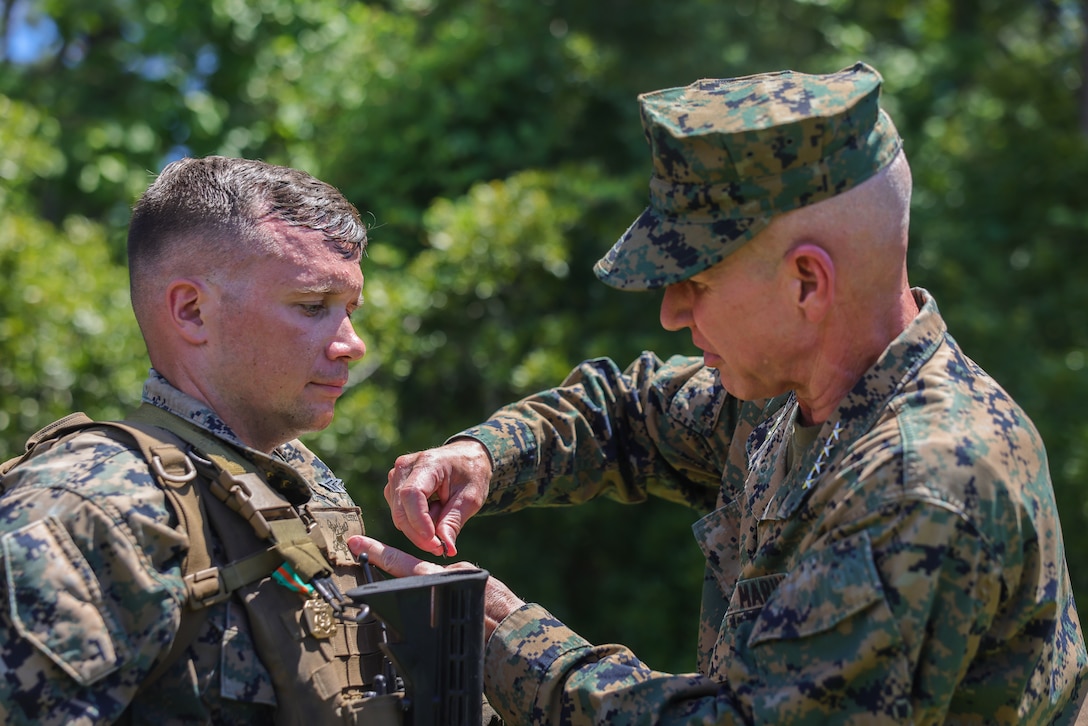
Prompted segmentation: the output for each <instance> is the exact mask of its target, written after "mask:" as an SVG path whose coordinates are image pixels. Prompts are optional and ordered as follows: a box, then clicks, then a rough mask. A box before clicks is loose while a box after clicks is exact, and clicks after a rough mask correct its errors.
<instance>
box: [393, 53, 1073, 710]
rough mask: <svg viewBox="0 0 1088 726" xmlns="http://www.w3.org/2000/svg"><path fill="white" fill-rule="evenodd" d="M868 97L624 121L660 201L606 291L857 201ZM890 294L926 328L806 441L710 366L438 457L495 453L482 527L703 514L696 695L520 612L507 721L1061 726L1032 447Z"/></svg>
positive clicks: (1065, 627)
mask: <svg viewBox="0 0 1088 726" xmlns="http://www.w3.org/2000/svg"><path fill="white" fill-rule="evenodd" d="M879 88H880V77H879V75H878V74H877V73H876V72H875V71H874V70H873V69H871V68H869V67H868V66H866V65H864V64H858V65H856V66H854V67H853V68H848V69H845V70H843V71H841V72H839V73H836V74H829V75H824V76H807V75H804V74H798V73H792V72H783V73H775V74H762V75H759V76H752V77H747V78H741V79H731V80H709V81H701V82H698V83H696V84H693V85H692V86H689V87H686V88H677V89H668V90H665V91H660V92H656V93H651V94H646V95H644V96H642V97H640V102H641V108H642V119H643V124H644V127H645V130H646V134H647V138H648V140H649V142H650V145H651V147H652V150H653V158H654V177H653V179H652V181H651V185H650V197H651V203H650V207H649V208H648V209H647V210H646V212H645V213H644V214H643V215H642V216H641V217H640V218H639V219H638V220H637V221H636V222H635V223H634V224H633V225H632V226H631V228H630V229H629V230H628V231H627V233H626V234H625V235H624V236H623V237H622V238H621V239H620V241H619V242H618V243H617V244H616V245H615V246H614V247H613V249H612V250H611V251H610V252H609V254H608V255H607V256H606V257H605V258H604V259H603V260H601V262H599V263H598V266H597V268H596V272H597V274H598V276H599V277H601V278H602V279H603V280H604V281H605V282H607V283H609V284H611V285H613V286H616V287H619V288H625V289H644V288H652V287H661V286H667V285H673V284H674V283H678V282H681V281H684V280H686V279H687V278H689V277H691V276H692V275H695V274H697V273H699V272H700V271H703V270H706V269H707V268H709V267H711V266H713V265H715V264H716V263H718V262H720V261H722V260H724V259H725V258H726V257H727V256H728V255H730V254H732V253H733V252H734V251H735V250H737V249H739V248H740V247H741V246H742V245H744V244H745V243H746V242H747V241H748V240H750V239H751V238H753V237H755V236H756V235H758V234H759V233H760V232H761V231H762V230H764V229H766V228H767V227H768V225H769V224H770V222H771V221H772V219H774V218H775V217H776V215H779V214H781V213H784V212H788V211H790V210H793V209H799V208H801V207H805V206H807V205H810V204H813V203H816V202H820V201H822V200H825V199H829V198H831V197H832V196H835V195H837V194H840V193H843V192H846V191H849V190H851V189H853V188H855V187H857V186H858V185H860V184H861V183H863V182H864V181H866V180H867V179H869V178H871V177H873V176H874V175H875V174H877V173H878V172H880V171H881V170H882V169H884V168H886V167H887V165H888V164H889V163H890V162H891V161H892V160H893V159H894V158H895V157H896V156H898V155H899V154H900V139H899V136H898V134H897V133H896V131H895V129H894V127H893V126H892V123H891V121H890V119H888V117H887V116H886V115H885V114H884V112H883V111H880V110H879V107H878V101H877V99H878V92H879ZM753 244H758V243H753ZM840 274H842V273H840ZM847 274H848V273H847ZM906 295H908V296H911V295H912V296H913V303H916V305H917V309H918V311H919V312H918V314H917V315H916V316H915V317H914V318H913V320H911V321H910V322H909V323H906V324H905V327H904V329H902V330H901V332H899V333H898V334H897V335H896V336H894V339H892V340H891V342H890V344H888V345H887V346H886V348H885V349H884V350H883V353H882V354H880V355H879V356H878V357H876V356H874V358H875V362H873V363H872V364H871V365H870V366H869V367H868V370H865V371H864V373H863V374H862V375H861V376H860V378H859V379H857V381H856V383H854V384H853V387H852V389H850V390H848V392H847V393H846V395H845V396H844V397H842V398H841V400H839V401H838V403H837V405H833V406H831V407H829V408H828V411H829V413H828V415H826V417H821V419H818V421H817V423H816V424H815V425H805V421H804V419H803V417H802V415H801V414H802V411H801V406H800V404H799V401H798V398H797V396H796V394H795V393H793V392H789V393H783V394H781V395H776V396H774V397H772V398H763V399H761V400H748V401H742V400H740V399H739V398H737V397H736V396H734V395H731V394H730V392H729V391H727V390H725V389H724V388H723V385H722V382H721V379H720V374H719V371H718V370H715V369H714V368H711V367H708V366H707V365H705V364H704V361H703V360H701V359H698V358H687V357H674V358H671V359H669V360H667V361H665V362H661V360H659V358H657V357H656V356H655V355H653V354H650V353H646V354H644V355H643V356H642V357H640V358H639V359H638V360H637V361H635V362H634V363H632V364H631V365H630V366H629V367H628V368H627V369H626V370H623V371H621V370H620V369H619V367H618V366H616V365H615V364H614V363H613V362H612V361H611V360H608V359H599V360H592V361H588V362H586V363H583V364H582V365H580V366H579V367H578V368H577V369H576V370H575V371H574V372H573V373H572V374H571V375H570V377H569V378H568V379H567V380H566V381H565V382H564V383H563V385H562V386H561V387H559V388H556V389H553V390H550V391H545V392H542V393H539V394H536V395H534V396H531V397H529V398H527V399H525V400H523V401H521V402H519V403H516V404H512V405H510V406H507V407H504V408H502V409H500V410H499V411H498V412H497V413H496V414H494V416H493V417H492V418H491V419H490V420H489V421H487V422H485V423H483V424H481V425H479V426H476V427H473V428H471V429H468V430H467V431H465V432H462V433H461V434H459V435H458V436H457V437H454V440H455V441H456V440H457V439H460V438H463V437H470V438H474V439H475V440H477V441H479V442H481V443H483V444H484V445H485V446H486V448H487V450H488V453H489V454H490V457H491V460H492V464H493V469H492V476H491V481H490V495H489V496H488V499H487V501H486V503H485V504H484V508H483V509H482V510H481V511H484V512H509V511H514V510H516V509H519V508H522V507H526V506H533V505H548V504H570V503H577V502H581V501H585V500H586V499H589V498H591V497H595V496H600V495H605V496H609V497H612V498H614V499H617V500H619V501H624V502H637V501H641V500H644V499H645V498H646V497H647V496H648V495H654V496H659V497H663V498H666V499H670V500H674V501H678V502H682V503H685V504H688V505H690V506H692V507H694V508H695V509H697V510H699V511H701V512H702V513H703V514H704V515H705V516H703V517H702V518H701V519H699V520H698V521H697V522H696V523H695V524H694V525H693V531H694V534H695V538H696V540H697V541H698V543H699V546H700V548H701V549H702V551H703V554H704V555H705V556H706V574H705V578H704V589H703V599H702V613H701V622H700V627H699V638H698V644H699V652H698V672H697V673H692V674H681V675H674V674H667V673H661V672H658V671H655V670H653V669H652V668H650V667H649V666H648V665H646V664H644V663H642V662H641V661H640V660H639V659H638V658H637V657H636V656H635V654H633V653H632V652H631V651H630V650H628V649H627V648H625V647H623V646H620V645H604V646H597V645H593V644H591V643H589V642H587V641H586V640H585V639H583V638H582V637H580V636H579V635H578V634H577V633H575V632H574V631H572V630H571V629H570V628H568V627H567V626H566V625H564V624H563V623H562V622H560V621H559V620H557V619H556V618H555V617H553V616H552V615H551V614H550V613H549V612H548V611H547V610H545V609H544V608H543V607H541V606H540V605H536V604H523V605H522V606H521V607H519V608H518V609H516V610H515V611H514V612H513V613H512V614H509V615H508V616H507V617H505V619H504V620H502V621H501V623H500V624H499V625H498V626H497V628H496V629H495V630H494V633H493V635H492V636H491V638H490V640H489V641H488V644H487V648H486V655H485V657H486V667H485V677H486V691H487V694H488V698H489V699H490V701H491V703H492V704H493V705H494V706H495V707H496V709H497V710H498V711H499V712H501V713H502V714H503V716H504V717H505V718H506V720H507V722H508V723H524V724H541V723H547V724H566V723H574V724H585V723H598V724H634V723H660V724H680V723H685V724H686V723H706V724H710V723H714V724H732V723H738V724H739V723H775V724H825V723H915V724H931V723H942V722H950V723H980V724H981V723H985V724H1043V723H1052V722H1056V723H1072V722H1073V719H1074V718H1075V711H1076V708H1077V705H1076V704H1077V703H1078V702H1079V701H1080V700H1081V699H1083V698H1084V692H1085V689H1086V687H1088V686H1086V683H1085V679H1086V674H1088V655H1086V652H1085V643H1084V637H1083V633H1082V630H1081V626H1080V623H1079V620H1078V615H1077V611H1076V607H1075V604H1074V600H1073V594H1072V592H1071V589H1070V582H1069V573H1068V570H1067V565H1066V558H1065V552H1064V549H1063V543H1062V534H1061V528H1060V524H1059V519H1058V512H1057V509H1056V506H1055V502H1054V494H1053V489H1052V485H1051V481H1050V476H1049V472H1048V467H1047V460H1046V453H1045V451H1044V447H1043V443H1042V441H1041V439H1040V437H1039V434H1038V432H1037V431H1036V429H1035V427H1034V426H1033V425H1032V423H1031V421H1030V420H1029V419H1028V417H1027V416H1026V415H1025V413H1024V412H1023V411H1022V410H1021V409H1020V407H1019V406H1017V404H1016V403H1015V402H1014V401H1013V400H1012V399H1011V398H1010V397H1009V395H1008V394H1007V393H1006V392H1005V391H1004V390H1003V389H1002V388H1001V387H1000V386H999V385H998V384H997V383H996V382H995V381H994V380H993V379H992V378H990V377H989V376H988V375H987V374H986V373H985V372H984V371H982V370H981V369H980V368H979V367H978V366H977V365H976V364H975V363H974V362H973V361H971V360H970V359H969V358H968V357H967V356H966V355H964V353H963V351H962V350H961V349H960V347H959V346H958V345H957V343H956V342H955V340H954V339H953V338H952V337H951V336H950V335H949V333H948V331H947V329H946V326H945V323H944V321H943V319H942V318H941V316H940V313H939V312H938V309H937V304H936V302H935V301H934V299H933V298H932V297H931V296H930V295H929V294H928V293H927V292H926V291H925V290H923V289H919V288H914V289H913V290H910V291H909V292H907V293H906ZM662 309H663V312H662V319H663V322H664V320H665V303H663V308H662ZM732 314H733V315H734V316H735V315H736V314H737V313H735V312H734V313H732ZM722 315H725V316H726V317H728V316H729V315H730V313H729V312H728V311H723V312H722ZM726 357H727V356H726ZM444 448H448V447H444ZM436 451H438V452H441V451H442V449H441V448H440V449H437V450H436ZM408 468H410V467H408ZM387 491H388V490H387ZM436 529H437V528H436ZM421 539H424V538H421ZM417 544H419V540H417ZM421 546H422V545H421Z"/></svg>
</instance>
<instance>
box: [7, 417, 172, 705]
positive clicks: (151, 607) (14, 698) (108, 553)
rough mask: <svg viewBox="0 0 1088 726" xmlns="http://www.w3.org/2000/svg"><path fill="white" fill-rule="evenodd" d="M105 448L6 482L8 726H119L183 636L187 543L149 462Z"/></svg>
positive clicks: (76, 451) (68, 455)
mask: <svg viewBox="0 0 1088 726" xmlns="http://www.w3.org/2000/svg"><path fill="white" fill-rule="evenodd" d="M77 441H78V440H77ZM105 446H108V444H103V443H101V441H99V442H94V441H93V438H92V439H91V442H90V443H87V440H86V438H85V439H84V441H83V442H82V443H77V444H69V446H68V447H67V451H66V452H60V453H58V454H57V455H51V454H52V452H50V454H47V455H43V456H40V457H36V458H35V459H33V460H31V462H28V463H26V464H24V465H22V466H21V467H19V469H17V470H16V472H15V473H14V474H13V475H12V477H11V479H10V480H9V481H6V482H5V485H9V484H10V485H11V487H12V489H13V490H12V491H9V492H8V493H7V494H6V495H5V496H4V497H3V498H2V499H0V577H2V602H0V671H2V672H3V674H4V677H3V678H0V720H3V722H4V723H10V724H21V723H34V724H54V723H55V724H67V723H73V722H79V723H112V722H114V721H115V720H116V719H118V718H119V717H120V716H121V714H122V713H123V712H124V710H125V708H126V707H127V705H128V703H129V701H131V699H132V698H133V696H134V695H135V693H136V690H137V687H138V685H139V684H140V683H141V682H142V681H143V679H144V678H145V676H146V675H147V674H148V672H149V671H150V670H151V669H152V667H153V665H154V663H155V662H156V660H157V659H158V658H159V657H160V656H161V655H163V654H164V653H165V652H166V651H167V650H168V649H169V647H170V644H171V642H172V640H173V637H174V634H175V633H176V630H177V626H178V623H179V622H180V612H181V603H182V601H183V596H184V592H185V588H184V584H183V582H182V580H181V576H180V557H181V554H182V553H183V552H184V549H185V547H186V545H187V543H186V542H185V541H184V538H183V537H181V536H180V535H179V534H178V533H177V532H176V531H175V530H174V528H173V526H171V523H170V512H169V511H168V510H167V509H166V506H165V503H164V500H163V495H162V493H161V491H159V490H158V487H157V486H156V485H155V483H154V481H153V480H152V479H151V478H150V476H149V475H148V473H147V467H146V465H145V464H144V463H143V461H142V459H140V458H138V455H134V454H132V453H131V452H127V451H125V450H123V449H122V450H120V451H117V452H113V453H109V452H104V451H103V447H105Z"/></svg>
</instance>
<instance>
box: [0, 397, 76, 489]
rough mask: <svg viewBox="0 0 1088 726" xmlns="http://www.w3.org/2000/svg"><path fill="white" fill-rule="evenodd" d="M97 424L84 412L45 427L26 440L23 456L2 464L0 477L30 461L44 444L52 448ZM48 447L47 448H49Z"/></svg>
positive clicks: (68, 416) (20, 455)
mask: <svg viewBox="0 0 1088 726" xmlns="http://www.w3.org/2000/svg"><path fill="white" fill-rule="evenodd" d="M95 423H97V422H96V421H95V420H94V419H92V418H91V417H90V416H88V415H87V414H85V413H83V412H82V411H77V412H76V413H70V414H68V415H67V416H65V417H64V418H62V419H57V420H56V421H54V422H53V423H51V424H48V425H46V426H43V427H42V429H41V430H40V431H38V432H37V433H35V434H33V435H31V436H30V438H28V439H27V440H26V445H25V446H24V447H23V452H22V453H21V454H18V455H16V456H13V457H11V458H10V459H8V460H7V461H5V462H4V463H2V464H0V476H2V475H4V474H6V473H8V472H9V471H11V470H12V469H14V468H15V467H17V466H19V464H22V463H23V462H24V461H26V460H27V459H29V458H30V457H31V456H33V455H34V454H35V453H37V451H38V449H39V448H41V447H42V446H43V444H48V446H52V445H53V443H55V442H56V441H57V440H59V439H61V438H63V437H64V436H66V435H68V434H70V433H74V432H76V431H79V430H82V429H85V428H87V427H88V426H93V425H94V424H95ZM48 446H46V447H45V448H48ZM43 450H44V449H43Z"/></svg>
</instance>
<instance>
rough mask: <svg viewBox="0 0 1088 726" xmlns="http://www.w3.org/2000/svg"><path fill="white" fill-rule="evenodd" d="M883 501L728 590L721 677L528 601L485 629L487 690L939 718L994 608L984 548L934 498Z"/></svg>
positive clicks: (571, 708)
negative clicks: (652, 658)
mask: <svg viewBox="0 0 1088 726" xmlns="http://www.w3.org/2000/svg"><path fill="white" fill-rule="evenodd" d="M885 515H886V516H884V517H883V518H882V519H881V520H880V521H879V522H876V523H870V524H871V525H872V526H866V527H863V528H859V529H852V530H841V531H835V532H833V533H830V534H829V536H827V537H826V538H825V539H823V540H822V541H821V542H820V543H819V544H818V545H817V546H814V547H813V548H811V549H810V550H809V551H807V552H806V553H805V556H804V557H803V559H802V560H801V561H800V562H799V564H798V566H797V567H796V568H794V569H793V570H791V571H790V573H788V574H787V575H786V576H785V578H784V579H782V580H780V581H779V582H777V584H776V587H775V589H774V591H773V594H772V595H771V596H770V597H769V598H768V599H767V600H766V602H765V603H764V604H763V606H762V607H760V608H751V607H745V603H743V602H740V601H739V600H738V599H737V598H738V597H739V596H738V595H735V596H734V601H733V602H731V603H730V611H729V612H728V613H727V614H726V617H725V621H726V622H725V623H724V624H723V635H722V637H723V638H724V639H725V641H726V643H727V645H728V646H729V647H728V648H727V650H728V651H729V662H728V663H724V664H722V670H723V671H724V674H725V678H724V679H722V681H721V682H716V681H715V679H710V678H707V677H705V676H703V675H700V674H668V673H662V672H659V671H655V670H653V669H652V668H650V667H649V666H647V665H646V664H644V663H643V662H641V661H640V660H639V659H638V658H637V657H636V656H635V655H634V654H633V653H632V652H631V651H630V650H628V649H627V648H625V647H623V646H619V645H605V646H595V645H592V644H590V643H589V642H587V641H585V640H584V639H583V638H581V637H580V636H578V635H577V634H576V633H575V632H573V631H572V630H570V629H569V628H568V627H567V626H565V625H564V624H563V623H561V622H559V621H558V620H556V619H555V618H554V617H553V616H552V615H551V614H550V613H548V612H547V611H546V610H544V609H543V608H541V607H540V606H538V605H534V604H529V605H526V606H524V607H523V608H521V609H520V610H518V611H516V612H515V613H513V614H512V615H511V616H510V617H508V618H507V619H506V620H504V621H503V622H502V623H501V624H500V626H499V627H498V628H497V629H496V631H495V633H494V634H493V635H492V637H491V639H490V640H489V641H488V643H487V648H486V652H485V658H486V661H485V686H486V691H487V695H488V699H489V701H490V702H491V704H492V705H493V706H495V707H496V709H497V710H498V711H499V712H500V713H502V714H503V716H504V717H505V718H506V719H507V720H508V721H509V722H511V723H549V724H557V725H558V724H579V725H581V724H601V725H604V724H608V725H609V726H621V725H623V724H639V723H655V724H661V726H669V725H672V724H677V725H678V724H688V723H714V724H734V723H736V724H741V723H743V724H750V723H776V724H783V725H793V726H797V725H804V726H808V725H809V724H811V725H813V726H815V725H816V724H824V723H828V722H831V721H833V722H835V723H847V722H850V721H851V719H856V720H857V722H859V723H861V722H864V723H888V724H896V723H918V724H923V723H925V724H935V723H942V722H943V720H944V715H945V714H946V713H947V711H948V709H949V706H950V704H949V701H948V694H950V693H951V691H952V690H953V689H951V688H949V684H950V683H957V682H958V681H959V680H960V679H961V678H962V677H963V671H964V668H965V664H966V663H968V662H969V661H970V660H971V658H972V657H973V656H974V655H975V653H976V652H977V651H978V648H979V637H978V632H979V630H980V629H981V628H985V626H986V623H987V622H988V620H989V619H990V618H992V616H993V613H994V611H995V609H996V607H997V597H998V592H999V591H1000V588H999V587H998V586H997V580H996V579H995V576H994V567H993V561H992V559H991V557H990V555H989V553H988V552H987V551H986V546H985V544H984V543H983V542H982V540H981V538H979V537H978V533H977V532H975V531H973V530H971V528H970V526H969V525H966V524H965V522H964V520H963V519H962V518H961V517H959V516H957V514H956V513H954V512H951V511H949V510H948V509H946V508H943V507H940V506H931V505H929V504H925V503H913V504H911V505H907V506H903V507H902V508H896V509H895V510H894V511H889V512H887V513H885ZM744 590H745V586H744V584H743V583H741V585H740V586H739V587H738V588H737V591H738V593H741V592H743V591H744ZM990 687H992V688H995V689H999V686H998V684H996V683H994V684H990ZM975 695H978V696H979V697H982V698H985V697H987V694H984V693H978V694H975ZM990 695H992V694H990ZM1013 713H1014V714H1015V711H1014V712H1013Z"/></svg>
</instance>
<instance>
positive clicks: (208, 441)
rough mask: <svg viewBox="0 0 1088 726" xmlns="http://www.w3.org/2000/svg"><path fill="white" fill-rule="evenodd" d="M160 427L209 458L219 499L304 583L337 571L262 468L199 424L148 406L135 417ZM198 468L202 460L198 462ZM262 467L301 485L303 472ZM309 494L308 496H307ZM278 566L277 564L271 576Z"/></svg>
mask: <svg viewBox="0 0 1088 726" xmlns="http://www.w3.org/2000/svg"><path fill="white" fill-rule="evenodd" d="M131 418H133V419H136V420H141V421H146V422H148V423H152V424H154V425H155V426H160V427H163V428H168V429H169V430H170V432H171V433H173V434H175V435H176V436H180V437H181V438H182V439H185V440H186V441H188V442H189V443H190V444H192V446H193V447H194V448H195V449H197V450H199V451H200V452H201V453H202V454H203V455H204V456H207V457H208V460H209V463H213V464H214V465H215V468H216V469H217V470H218V472H216V473H214V475H212V476H209V477H208V484H209V488H210V490H211V492H212V494H214V495H215V496H216V498H218V499H219V500H221V501H223V502H224V503H226V505H227V506H228V507H230V508H231V509H232V510H234V511H235V512H237V513H238V514H240V515H241V516H242V517H244V518H245V519H246V521H248V522H249V524H250V526H251V527H253V530H254V531H255V532H256V533H257V536H258V537H259V538H260V539H262V540H266V541H271V543H272V547H273V548H274V549H275V551H276V552H278V553H279V555H280V557H281V561H286V562H287V563H288V564H290V565H291V567H292V568H293V569H294V570H295V572H297V573H298V574H299V575H300V576H301V577H302V578H303V580H304V581H305V582H308V583H309V582H311V581H313V580H314V579H315V578H319V577H325V576H327V575H329V574H330V573H331V572H332V570H333V567H332V565H331V564H330V563H329V561H328V560H327V559H326V558H325V555H324V553H323V552H322V551H321V549H320V548H319V547H318V546H317V543H315V542H314V540H313V538H312V537H311V536H310V533H309V530H308V529H307V527H306V524H305V523H304V522H303V521H302V519H301V518H300V517H299V514H298V511H297V510H296V509H295V507H294V506H293V505H292V504H291V502H289V501H288V500H287V498H286V497H285V496H284V495H283V494H281V493H280V492H277V491H276V490H274V489H273V488H272V487H271V486H269V484H268V482H267V481H266V479H265V477H264V476H262V475H261V474H260V473H258V471H257V466H256V465H255V464H253V463H252V462H250V461H248V460H247V459H245V458H243V457H242V456H240V455H239V453H238V452H237V451H234V450H232V449H231V448H230V447H229V446H228V445H227V444H225V443H224V442H223V441H222V440H221V439H218V438H216V437H215V436H212V435H211V434H210V433H208V432H207V431H205V430H204V429H201V428H200V427H198V426H195V425H191V424H189V423H188V422H186V421H184V420H182V419H180V418H178V417H177V416H174V415H173V414H171V413H169V412H167V411H164V410H162V409H160V408H158V407H156V406H150V405H147V404H144V405H142V406H140V408H138V409H137V410H136V411H135V412H134V413H133V416H132V417H131ZM196 461H197V464H198V466H199V465H200V463H201V461H200V458H199V457H197V458H196ZM261 463H262V464H263V465H264V466H265V467H267V468H269V469H272V470H276V471H278V472H279V473H280V474H281V476H282V478H283V479H284V480H288V481H297V480H298V474H297V472H295V471H294V469H292V468H291V467H290V466H288V465H287V464H285V463H282V462H279V461H276V460H275V459H272V458H271V457H267V456H266V457H263V458H262V460H261ZM308 495H309V493H308V491H307V498H308ZM278 565H279V562H277V563H275V564H273V565H272V567H271V568H269V570H268V571H266V572H265V574H267V573H268V572H271V571H272V570H274V569H275V568H276V567H277V566H278Z"/></svg>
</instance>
